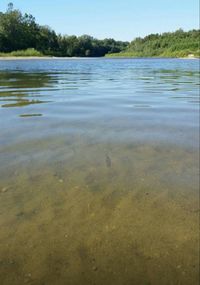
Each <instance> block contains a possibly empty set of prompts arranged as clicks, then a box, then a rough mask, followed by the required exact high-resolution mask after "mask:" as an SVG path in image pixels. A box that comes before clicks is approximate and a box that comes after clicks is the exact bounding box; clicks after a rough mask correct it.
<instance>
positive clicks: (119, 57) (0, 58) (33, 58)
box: [0, 56, 200, 61]
mask: <svg viewBox="0 0 200 285" xmlns="http://www.w3.org/2000/svg"><path fill="white" fill-rule="evenodd" d="M100 58H105V59H145V58H143V57H133V56H132V57H127V56H110V57H109V56H105V57H99V59H100ZM159 58H160V59H187V60H188V59H189V60H191V59H200V58H198V57H179V58H174V57H147V59H159ZM36 59H37V60H38V59H41V60H45V59H47V60H50V59H51V60H55V59H60V60H61V59H64V60H67V59H68V60H73V59H74V60H76V59H85V60H88V59H94V57H55V56H7V57H0V61H1V60H3V61H5V60H36Z"/></svg>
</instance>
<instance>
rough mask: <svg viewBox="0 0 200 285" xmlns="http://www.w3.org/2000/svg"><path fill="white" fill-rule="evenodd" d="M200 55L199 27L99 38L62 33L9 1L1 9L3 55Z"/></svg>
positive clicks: (0, 34) (1, 53)
mask: <svg viewBox="0 0 200 285" xmlns="http://www.w3.org/2000/svg"><path fill="white" fill-rule="evenodd" d="M190 54H192V55H194V56H198V57H199V30H192V31H189V32H184V31H183V30H181V29H180V30H178V31H176V32H174V33H164V34H161V35H159V34H151V35H149V36H146V37H145V38H136V39H135V40H134V41H132V42H131V43H128V42H122V41H115V40H114V39H104V40H98V39H95V38H93V37H91V36H88V35H83V36H80V37H77V36H73V35H72V36H66V35H64V36H62V35H60V34H58V35H57V34H56V33H55V31H53V30H52V29H51V28H49V27H48V26H41V25H39V24H37V23H36V21H35V18H34V17H33V16H32V15H29V14H27V13H25V14H24V15H23V14H22V13H21V12H20V11H19V10H16V9H14V8H13V4H12V3H10V4H8V8H7V11H6V12H5V13H3V12H0V57H6V56H43V55H45V56H63V57H100V56H105V55H106V56H108V57H113V56H114V57H187V56H188V55H190Z"/></svg>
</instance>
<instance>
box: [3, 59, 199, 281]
mask: <svg viewBox="0 0 200 285" xmlns="http://www.w3.org/2000/svg"><path fill="white" fill-rule="evenodd" d="M198 72H199V61H198V60H179V59H173V60H170V59H123V60H122V59H76V60H69V59H68V60H64V59H60V60H57V59H50V60H47V59H45V60H12V61H9V60H2V61H0V227H1V231H0V276H1V277H0V280H1V284H2V285H10V284H12V285H16V284H17V285H18V284H19V285H21V284H31V285H51V284H52V285H55V284H56V285H65V284H67V285H76V284H77V285H79V284H80V285H85V284H87V285H90V284H91V285H102V284H104V285H112V284H115V285H118V284H119V285H129V284H130V285H150V284H151V285H165V284H166V285H197V284H199V257H198V255H199V253H198V247H199V236H198V225H199V176H198V174H199V172H198V171H199V152H198V146H199V77H198Z"/></svg>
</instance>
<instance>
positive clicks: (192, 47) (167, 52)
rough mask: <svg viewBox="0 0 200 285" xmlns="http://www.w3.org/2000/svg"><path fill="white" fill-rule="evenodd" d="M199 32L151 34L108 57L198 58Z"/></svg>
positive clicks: (178, 31) (181, 31)
mask: <svg viewBox="0 0 200 285" xmlns="http://www.w3.org/2000/svg"><path fill="white" fill-rule="evenodd" d="M199 36H200V31H199V30H191V31H188V32H184V31H183V30H182V29H179V30H177V31H175V32H171V33H163V34H151V35H148V36H146V37H144V38H136V39H135V40H133V41H132V42H131V43H130V44H129V45H128V47H127V48H126V50H125V51H122V52H120V53H118V54H116V53H115V54H111V55H109V56H122V57H187V56H189V55H191V56H195V57H199V44H200V37H199Z"/></svg>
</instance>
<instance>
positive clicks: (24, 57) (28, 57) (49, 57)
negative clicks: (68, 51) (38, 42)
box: [0, 56, 92, 60]
mask: <svg viewBox="0 0 200 285" xmlns="http://www.w3.org/2000/svg"><path fill="white" fill-rule="evenodd" d="M27 59H28V60H30V59H31V60H34V59H37V60H38V59H42V60H43V59H48V60H49V59H65V60H66V59H69V60H71V59H92V57H54V56H6V57H0V60H27Z"/></svg>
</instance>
